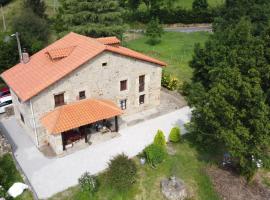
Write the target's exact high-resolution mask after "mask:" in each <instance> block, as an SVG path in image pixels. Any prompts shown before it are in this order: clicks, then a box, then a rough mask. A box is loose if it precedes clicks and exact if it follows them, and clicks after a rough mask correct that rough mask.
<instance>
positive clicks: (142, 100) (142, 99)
mask: <svg viewBox="0 0 270 200" xmlns="http://www.w3.org/2000/svg"><path fill="white" fill-rule="evenodd" d="M144 97H145V95H144V94H143V95H140V97H139V103H140V104H144Z"/></svg>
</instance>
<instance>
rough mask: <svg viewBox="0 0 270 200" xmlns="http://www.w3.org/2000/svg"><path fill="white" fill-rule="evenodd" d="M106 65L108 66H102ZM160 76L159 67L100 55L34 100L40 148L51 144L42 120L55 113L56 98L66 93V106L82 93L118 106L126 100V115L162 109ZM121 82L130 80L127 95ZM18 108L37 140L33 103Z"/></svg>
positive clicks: (120, 57) (105, 54)
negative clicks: (142, 82) (141, 100)
mask: <svg viewBox="0 0 270 200" xmlns="http://www.w3.org/2000/svg"><path fill="white" fill-rule="evenodd" d="M103 63H107V65H106V66H103V65H102V64H103ZM161 72H162V69H161V67H160V66H158V65H155V64H151V63H149V62H144V61H139V60H136V59H133V58H128V57H125V56H121V55H118V54H114V53H110V52H104V53H102V54H100V55H99V56H97V57H96V58H94V59H92V60H91V61H89V62H88V63H86V64H85V65H83V66H81V67H79V68H78V69H76V70H75V71H74V72H72V73H70V74H69V75H67V76H66V77H65V78H63V79H61V80H59V81H58V82H56V83H54V84H53V85H51V86H50V87H48V88H47V89H45V90H44V91H42V92H41V93H40V94H38V95H37V96H35V97H33V98H32V99H31V102H32V106H33V113H34V116H35V118H34V119H35V122H36V130H37V133H38V140H39V144H40V145H41V146H42V145H45V144H48V143H49V142H50V140H51V138H49V135H48V134H47V132H46V130H45V128H44V127H43V126H42V125H41V123H40V118H41V117H42V116H43V115H44V114H45V113H48V112H49V111H52V110H54V109H55V107H54V106H55V105H54V95H55V94H59V93H64V96H65V102H66V103H67V104H69V103H71V102H74V101H78V95H79V92H80V91H85V94H86V98H98V99H109V100H112V101H113V102H115V103H116V104H117V105H119V106H120V100H122V99H127V109H126V110H125V114H126V115H128V114H132V113H136V112H140V111H143V110H146V109H150V108H153V107H155V106H157V105H159V103H160V89H161ZM140 75H145V91H144V92H142V93H139V76H140ZM122 80H128V84H127V87H128V89H127V90H126V91H120V81H122ZM142 94H144V95H145V103H144V104H141V105H140V104H139V96H140V95H142ZM15 104H16V106H15V107H16V109H15V110H17V111H15V114H16V116H17V118H18V119H19V118H20V117H19V110H21V112H23V113H25V121H27V122H25V125H26V126H29V127H28V130H30V131H32V134H31V135H33V136H34V135H35V134H34V133H33V131H34V129H33V118H32V117H31V107H30V103H29V102H26V103H25V105H24V106H22V105H20V104H21V103H19V102H15Z"/></svg>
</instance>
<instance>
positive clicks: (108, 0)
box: [55, 0, 124, 38]
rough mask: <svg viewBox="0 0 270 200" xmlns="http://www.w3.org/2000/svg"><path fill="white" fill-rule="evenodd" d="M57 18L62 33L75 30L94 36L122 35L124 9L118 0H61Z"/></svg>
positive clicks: (57, 24) (58, 29) (57, 27)
mask: <svg viewBox="0 0 270 200" xmlns="http://www.w3.org/2000/svg"><path fill="white" fill-rule="evenodd" d="M61 5H62V6H61V7H60V10H59V14H58V16H57V19H56V25H55V27H56V30H57V31H58V32H59V33H60V34H65V33H67V32H70V31H74V32H77V33H80V34H84V35H87V36H92V37H104V36H118V37H120V38H121V37H122V34H123V32H124V25H123V19H122V10H121V7H120V6H119V2H118V1H117V0H99V1H96V0H69V1H65V0H61Z"/></svg>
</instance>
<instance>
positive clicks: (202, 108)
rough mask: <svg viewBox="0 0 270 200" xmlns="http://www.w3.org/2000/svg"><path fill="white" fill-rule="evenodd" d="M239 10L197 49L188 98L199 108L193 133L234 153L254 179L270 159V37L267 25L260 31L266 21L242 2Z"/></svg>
mask: <svg viewBox="0 0 270 200" xmlns="http://www.w3.org/2000/svg"><path fill="white" fill-rule="evenodd" d="M239 1H241V2H242V3H243V2H245V1H244V0H239ZM249 2H251V1H249ZM228 3H231V1H227V4H228ZM251 4H252V3H249V4H248V5H247V8H248V10H249V9H252V8H253V9H254V8H258V7H260V6H262V5H260V4H256V3H255V1H253V4H252V5H251ZM234 5H238V4H236V3H235V4H234ZM226 6H228V5H226ZM238 6H240V5H238ZM264 6H265V5H264ZM229 8H231V7H230V6H229ZM231 9H232V8H231ZM233 9H234V10H241V12H240V13H244V14H243V15H242V17H240V18H239V21H238V22H237V18H238V14H237V15H236V16H237V17H236V21H235V19H234V18H233V17H232V16H231V12H232V11H231V10H228V11H227V12H226V10H227V9H224V11H223V12H224V13H225V15H224V17H223V18H220V19H218V20H217V21H216V24H215V29H214V31H215V32H214V35H213V36H212V37H211V38H210V39H209V41H208V42H207V43H206V44H205V46H204V47H201V46H199V45H197V46H196V47H195V50H194V57H193V60H192V61H191V63H190V65H191V67H192V68H193V69H194V74H193V79H192V83H191V84H190V85H189V87H188V88H189V89H188V101H189V104H190V105H191V106H192V107H194V108H195V109H194V110H193V115H192V119H191V123H190V126H189V132H190V133H191V134H192V135H193V136H194V138H195V140H196V141H197V142H198V143H199V144H201V146H203V147H205V148H213V149H214V148H222V149H225V151H228V152H229V153H230V154H231V155H232V156H233V157H234V158H235V159H236V161H237V164H238V166H239V170H240V173H241V174H243V175H245V176H246V177H247V178H248V179H250V178H251V177H252V176H253V174H254V173H255V172H256V169H257V165H256V164H257V163H256V162H257V161H258V160H263V161H264V163H266V161H267V160H269V154H268V151H269V145H270V124H269V123H268V121H269V117H270V107H269V105H270V102H269V101H267V91H269V87H268V86H269V81H270V78H269V77H270V76H269V75H270V70H269V65H270V62H269V61H268V59H267V49H268V45H269V39H268V38H269V36H270V35H269V31H267V29H266V28H264V30H260V31H254V30H255V29H254V27H258V24H260V23H262V22H257V21H256V20H254V21H252V20H251V19H252V17H250V14H249V12H246V11H244V10H243V8H242V6H240V7H234V8H233ZM268 9H269V7H268ZM260 10H261V9H257V11H258V12H260ZM233 13H237V12H235V11H233ZM246 14H247V15H248V16H247V15H246ZM254 14H255V13H253V14H252V15H254ZM257 14H258V15H260V14H259V13H257ZM265 16H266V15H265ZM222 25H223V26H222Z"/></svg>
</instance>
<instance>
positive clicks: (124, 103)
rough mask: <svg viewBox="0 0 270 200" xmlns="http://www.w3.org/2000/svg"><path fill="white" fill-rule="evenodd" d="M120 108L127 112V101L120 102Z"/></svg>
mask: <svg viewBox="0 0 270 200" xmlns="http://www.w3.org/2000/svg"><path fill="white" fill-rule="evenodd" d="M120 107H121V109H122V110H126V109H127V100H126V99H123V100H121V101H120Z"/></svg>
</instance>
